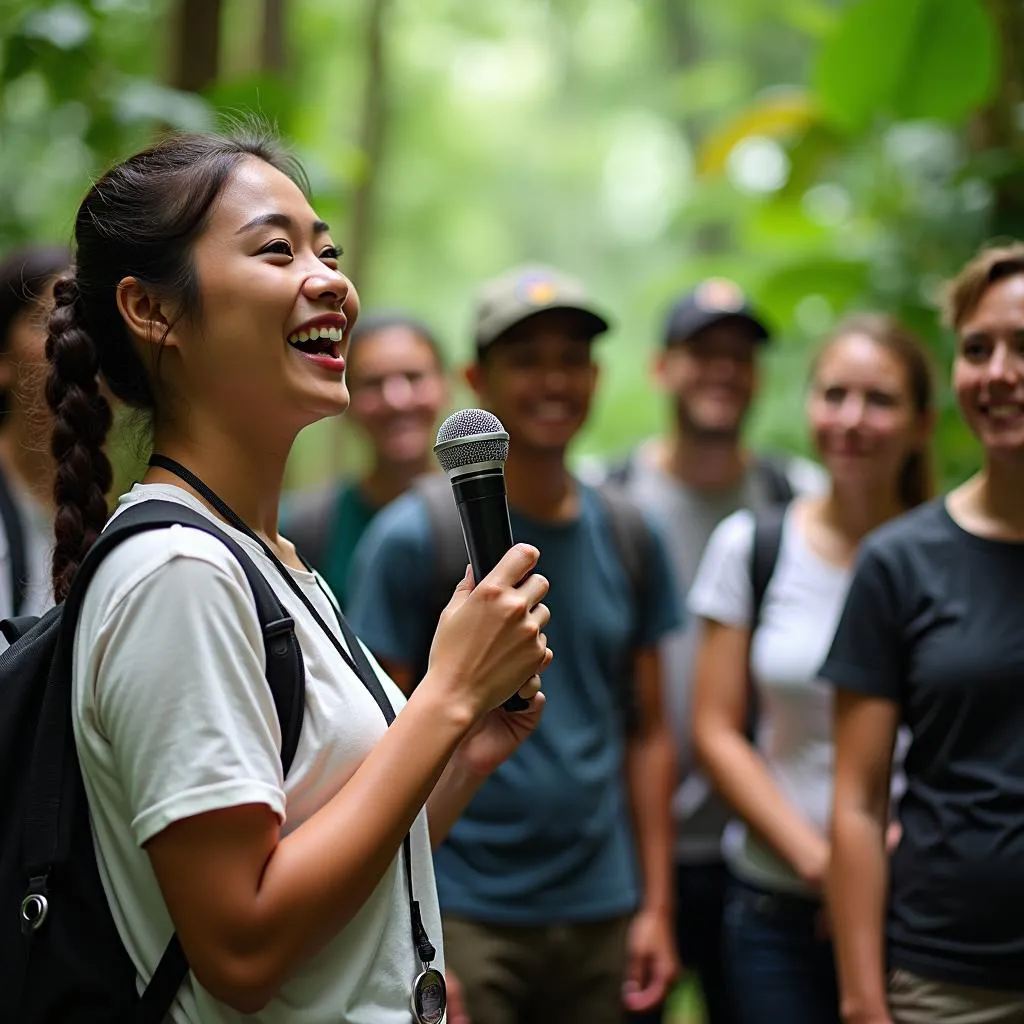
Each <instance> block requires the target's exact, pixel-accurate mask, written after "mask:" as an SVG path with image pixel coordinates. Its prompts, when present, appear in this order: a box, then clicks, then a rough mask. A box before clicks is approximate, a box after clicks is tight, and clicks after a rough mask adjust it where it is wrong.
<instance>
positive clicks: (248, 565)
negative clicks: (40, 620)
mask: <svg viewBox="0 0 1024 1024" xmlns="http://www.w3.org/2000/svg"><path fill="white" fill-rule="evenodd" d="M175 525H183V526H188V527H190V528H193V529H198V530H202V531H203V532H204V533H207V534H210V535H211V536H213V537H216V538H217V539H218V540H220V541H221V542H222V543H223V544H225V545H226V546H227V547H228V549H229V550H230V551H231V553H232V554H233V555H234V557H235V558H236V559H237V560H238V563H239V564H240V565H241V567H242V569H243V571H244V572H245V576H246V579H247V580H248V581H249V586H250V588H251V589H252V592H253V598H254V600H255V603H256V611H257V614H258V616H259V620H260V626H261V629H262V631H263V642H264V648H265V651H266V664H267V670H266V678H267V684H268V685H269V687H270V690H271V694H272V695H273V699H274V707H275V709H276V710H277V715H278V718H279V721H280V725H281V738H282V745H281V764H282V767H283V769H284V772H285V774H287V772H288V769H289V768H290V767H291V763H292V760H293V759H294V756H295V751H296V748H297V746H298V740H299V734H300V732H301V730H302V719H303V714H304V711H305V671H304V668H303V664H302V656H301V651H300V648H299V646H298V641H297V639H296V637H295V631H294V626H295V623H294V621H293V620H292V619H291V618H290V617H289V616H288V614H287V613H286V611H285V609H284V608H283V607H282V605H281V602H280V601H279V600H278V598H277V596H276V594H275V593H274V591H273V589H272V588H271V586H270V584H269V583H268V582H267V580H266V578H265V577H264V576H263V574H262V573H261V572H260V571H259V569H257V568H256V566H255V565H254V564H253V562H252V559H251V558H250V557H249V555H248V554H246V552H245V551H244V550H243V549H242V547H241V546H240V545H239V544H238V543H237V542H236V541H235V540H234V539H233V538H231V537H229V536H228V535H227V533H226V532H225V531H223V530H221V529H218V527H217V526H216V525H215V524H214V523H212V522H211V521H210V520H209V519H208V518H207V517H205V516H203V515H201V514H200V513H198V512H195V511H194V510H192V509H189V508H186V507H185V506H183V505H181V504H179V503H177V502H169V501H157V500H153V501H145V502H140V503H139V504H137V505H133V506H132V507H131V508H128V509H125V510H124V511H123V512H122V513H121V514H120V515H118V516H117V518H116V519H114V520H113V521H112V522H111V523H110V525H109V526H108V527H107V528H106V529H105V530H104V531H103V533H101V534H100V536H99V538H98V539H97V540H96V543H95V544H93V546H92V548H91V549H90V550H89V553H88V555H87V556H86V558H85V560H84V561H83V562H82V564H81V565H80V566H79V568H78V571H77V573H76V574H75V577H74V580H73V581H72V585H71V590H70V592H69V594H68V597H67V600H66V601H65V602H64V605H63V609H62V620H61V625H60V631H61V632H60V638H59V640H58V643H57V648H56V651H55V654H54V658H53V662H52V665H51V670H50V674H49V678H48V679H47V683H46V691H45V693H44V695H43V703H42V708H41V710H40V715H39V726H38V739H37V742H36V745H35V753H34V755H33V759H32V764H31V765H30V766H29V772H30V776H29V790H28V808H27V811H26V829H25V848H24V851H23V853H24V860H25V866H26V868H27V869H28V871H27V874H28V877H29V878H31V879H33V881H34V882H35V883H37V884H38V885H39V886H40V887H41V888H42V889H43V892H42V895H45V884H46V876H47V875H48V873H49V870H50V868H51V867H52V866H53V865H54V864H60V863H63V862H64V861H66V860H67V858H68V857H69V856H70V842H71V830H70V822H71V819H72V816H73V809H72V806H71V805H72V803H73V801H74V799H75V797H76V794H75V793H73V792H70V791H69V788H68V785H67V780H68V779H69V778H71V777H72V774H71V773H69V772H67V770H66V768H65V764H64V757H65V754H66V753H67V752H69V751H70V752H72V753H73V751H74V745H73V743H69V739H70V736H69V732H70V728H71V714H70V708H71V676H72V668H73V660H72V659H73V652H74V641H75V631H76V628H77V625H78V619H79V616H80V614H81V610H82V602H83V600H84V598H85V594H86V591H87V589H88V586H89V583H90V582H91V580H92V578H93V576H94V575H95V573H96V570H97V569H98V568H99V566H100V565H101V563H102V562H103V560H104V558H106V557H107V555H109V554H110V552H111V551H113V550H114V548H116V547H117V546H118V545H120V544H122V543H124V542H125V541H126V540H128V538H129V537H132V536H135V535H136V534H140V533H145V532H148V531H150V530H157V529H165V528H168V527H171V526H175ZM79 795H82V794H80V792H79ZM187 974H188V962H187V960H186V958H185V953H184V951H183V950H182V948H181V944H180V942H179V941H178V938H177V935H176V934H175V935H173V936H172V937H171V940H170V942H169V943H168V946H167V949H166V950H165V952H164V954H163V956H162V957H161V960H160V963H159V965H158V966H157V969H156V971H155V972H154V974H153V977H152V978H151V979H150V983H149V985H148V986H147V988H146V991H145V992H144V993H143V996H142V998H141V1001H140V1003H139V1006H138V1008H137V1011H136V1013H135V1014H133V1019H134V1022H135V1024H161V1022H162V1021H163V1019H164V1017H165V1016H166V1014H167V1011H168V1010H169V1009H170V1006H171V1004H172V1003H173V1001H174V996H175V993H176V992H177V991H178V988H179V987H180V986H181V983H182V982H183V981H184V979H185V976H186V975H187Z"/></svg>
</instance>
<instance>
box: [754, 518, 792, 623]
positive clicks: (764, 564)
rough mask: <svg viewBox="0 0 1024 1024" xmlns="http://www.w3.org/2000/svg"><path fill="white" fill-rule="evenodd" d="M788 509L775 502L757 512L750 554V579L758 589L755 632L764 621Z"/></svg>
mask: <svg viewBox="0 0 1024 1024" xmlns="http://www.w3.org/2000/svg"><path fill="white" fill-rule="evenodd" d="M787 509H788V505H772V506H771V507H769V508H766V509H761V510H759V511H757V512H755V513H754V545H753V548H752V550H751V558H750V581H751V584H752V587H753V593H754V603H753V615H752V617H751V632H753V630H754V629H756V628H757V624H758V623H759V622H760V621H761V609H762V607H763V605H764V597H765V594H766V593H767V592H768V584H769V583H770V582H771V579H772V575H773V573H774V572H775V566H776V563H777V562H778V560H779V550H780V548H781V547H782V528H783V524H784V522H785V519H786V512H787Z"/></svg>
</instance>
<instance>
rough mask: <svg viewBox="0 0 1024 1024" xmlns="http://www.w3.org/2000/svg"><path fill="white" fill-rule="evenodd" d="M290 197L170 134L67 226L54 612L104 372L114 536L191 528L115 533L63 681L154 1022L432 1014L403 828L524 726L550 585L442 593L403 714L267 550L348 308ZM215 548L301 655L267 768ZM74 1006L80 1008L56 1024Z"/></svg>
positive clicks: (242, 606)
mask: <svg viewBox="0 0 1024 1024" xmlns="http://www.w3.org/2000/svg"><path fill="white" fill-rule="evenodd" d="M302 182H303V178H302V175H301V171H300V169H299V168H298V167H297V166H296V165H295V164H294V162H293V161H291V160H290V159H288V158H287V157H285V156H284V155H282V154H281V153H280V151H279V150H278V149H277V147H276V146H275V144H274V143H273V141H272V140H270V139H269V138H266V137H261V136H256V135H250V136H245V137H234V138H225V137H221V136H213V135H211V136H196V135H189V136H171V137H169V138H167V139H166V140H164V141H163V142H161V143H160V144H158V145H156V146H155V147H153V148H152V149H149V150H146V151H145V152H142V153H139V154H137V155H135V156H133V157H131V158H130V159H128V160H126V161H125V162H124V163H122V164H119V165H118V166H116V167H114V168H113V169H112V170H110V171H109V172H107V174H105V175H104V176H103V177H102V178H100V179H99V181H97V182H96V184H95V185H94V186H93V188H92V189H91V190H90V191H89V193H88V195H87V196H86V198H85V200H84V201H83V203H82V205H81V208H80V209H79V211H78V216H77V219H76V223H75V240H76V250H77V251H76V258H75V265H74V267H73V269H72V270H71V271H69V272H68V273H67V274H65V275H64V276H62V278H61V279H60V280H59V281H58V283H57V285H56V288H55V297H56V307H55V310H54V312H53V315H52V317H51V321H50V332H49V338H48V341H47V354H48V357H49V360H50V364H51V368H50V377H49V382H48V399H49V402H50V404H51V407H52V409H53V412H54V416H55V426H54V432H53V453H54V455H55V457H56V460H57V481H56V490H55V493H56V498H57V506H58V511H57V523H56V537H57V545H56V551H55V555H54V566H53V568H54V583H55V588H56V592H57V595H58V597H59V598H63V597H64V596H65V595H66V594H67V593H68V590H69V587H70V586H71V584H72V581H73V580H74V578H75V573H76V571H77V569H78V567H79V566H80V564H81V563H82V561H83V559H84V558H85V556H86V555H87V553H88V551H89V549H90V547H91V546H92V544H93V542H94V541H95V540H96V537H97V535H98V534H99V533H100V531H101V530H103V529H104V526H105V523H106V522H107V506H106V491H107V489H108V487H109V486H110V482H111V472H110V464H109V462H108V461H107V458H106V456H105V454H104V452H103V443H104V440H105V437H106V433H107V430H108V428H109V425H110V409H109V407H108V405H107V402H106V400H105V398H104V397H103V393H102V391H101V388H100V384H101V381H102V382H104V383H105V384H106V386H107V387H108V388H109V390H110V391H111V392H113V394H114V395H116V396H117V397H118V398H119V399H120V400H121V401H123V402H125V403H127V404H128V405H131V406H134V407H136V408H138V409H141V410H144V411H145V412H147V413H148V414H149V415H150V417H151V418H152V428H153V438H154V444H155V452H154V456H153V458H152V459H151V461H150V467H151V468H150V470H149V472H148V473H147V475H146V477H145V479H144V480H143V482H142V483H140V484H137V485H136V486H135V487H134V488H133V489H132V490H131V492H130V493H129V494H127V495H123V496H122V497H121V499H120V502H119V506H118V508H117V510H116V511H115V513H114V516H113V521H114V522H116V520H117V519H118V518H119V517H120V516H121V515H122V514H125V515H127V518H128V520H131V519H132V517H133V516H134V517H135V519H139V518H140V516H139V515H138V512H139V511H140V506H143V505H145V503H147V502H151V501H154V500H156V501H159V502H161V503H162V506H161V507H162V508H163V509H167V508H171V509H172V510H173V509H180V510H181V511H180V516H181V518H182V519H183V520H184V519H185V518H186V513H187V514H190V515H191V521H192V524H193V525H192V526H185V525H182V524H181V523H177V524H176V525H172V526H163V527H162V528H160V529H152V530H149V531H148V532H143V533H138V534H134V535H132V536H130V537H129V538H128V539H126V540H124V542H123V543H122V544H120V545H119V546H118V547H117V548H116V549H114V550H112V551H110V552H109V554H108V555H107V556H106V557H105V559H104V561H103V564H102V567H101V568H100V569H99V570H98V571H97V573H96V575H95V576H94V577H92V582H91V583H90V585H89V588H88V591H87V593H86V595H85V598H84V603H83V605H82V611H81V615H80V618H79V620H78V625H77V630H76V633H75V646H74V659H73V662H74V663H73V671H72V720H73V723H74V732H75V740H76V747H77V752H78V763H79V766H80V769H81V774H82V779H83V781H84V787H85V793H86V795H87V798H88V806H89V815H90V823H91V826H92V830H93V834H94V836H95V844H96V855H97V859H98V862H99V866H100V875H101V877H102V879H103V886H104V890H105V892H106V894H107V897H108V901H109V903H110V906H111V911H112V914H113V917H114V921H115V923H116V925H117V929H118V932H119V935H120V939H121V941H122V942H123V944H124V946H125V948H126V950H127V952H128V953H129V954H130V957H131V962H132V963H133V964H134V966H135V970H136V971H137V973H138V976H139V987H140V988H145V986H146V985H147V983H148V982H149V981H150V980H151V979H152V978H153V976H154V972H155V971H156V968H157V962H158V961H159V960H160V955H161V953H162V951H163V950H164V949H165V948H169V947H168V942H169V939H170V938H171V936H172V934H174V933H176V935H177V939H178V940H179V941H180V946H181V948H182V949H183V950H184V954H185V957H186V958H187V960H188V964H189V967H190V968H191V973H190V974H189V975H188V977H187V978H186V980H185V982H184V983H183V984H182V985H181V987H180V988H179V989H178V991H177V993H176V995H174V996H173V1005H170V1004H171V1002H172V996H171V994H170V992H168V994H167V1000H166V1002H167V1004H168V1006H169V1019H171V1020H173V1021H175V1022H176V1024H219V1022H222V1021H229V1020H230V1021H234V1020H236V1019H237V1014H238V1013H245V1014H251V1015H253V1019H254V1020H257V1021H261V1022H275V1024H276V1022H283V1021H288V1022H289V1024H302V1022H303V1021H320V1020H348V1021H373V1022H374V1024H378V1022H379V1024H391V1022H394V1024H398V1022H399V1021H401V1022H403V1024H407V1022H408V1021H409V1019H410V1012H412V1013H413V1015H414V1019H416V1020H417V1021H428V1022H430V1024H437V1022H438V1021H440V1019H441V1016H442V1015H443V1009H444V1006H443V995H444V994H443V981H442V980H441V979H442V976H441V974H440V973H439V971H440V970H442V969H443V955H442V953H441V950H440V921H439V917H438V910H437V897H436V892H435V888H434V879H433V873H432V868H431V856H430V841H431V838H433V839H434V840H435V841H436V840H439V839H440V838H441V834H442V833H443V831H444V829H443V828H441V827H439V828H438V829H437V830H436V833H437V834H435V835H434V836H432V837H431V836H430V835H428V826H427V819H426V814H425V804H426V803H427V801H428V799H429V802H430V805H431V808H432V809H433V810H434V811H436V817H437V820H438V821H440V822H443V823H445V824H448V823H450V822H451V821H452V820H454V818H455V817H457V815H458V814H459V812H460V810H461V808H462V807H463V806H464V804H465V803H466V801H468V799H469V798H470V796H471V795H472V793H473V792H474V791H475V789H476V788H477V786H479V784H480V783H481V781H482V780H483V779H484V778H485V777H486V775H487V774H488V772H489V771H491V770H492V769H493V768H494V767H495V766H496V765H497V764H498V763H500V762H501V761H502V760H503V759H504V758H505V757H506V756H508V754H510V753H511V752H512V751H513V750H514V749H515V747H516V746H517V745H518V743H519V742H520V741H521V740H522V739H523V738H524V737H525V736H526V735H528V734H529V732H530V731H531V729H532V728H533V726H534V725H535V724H536V722H537V720H538V718H539V715H540V712H541V709H542V707H543V696H542V695H541V694H540V692H539V688H540V681H539V678H538V675H537V674H538V673H539V672H541V671H542V670H543V669H544V668H545V667H546V666H547V664H548V662H549V661H550V658H551V652H550V651H549V650H548V649H547V643H546V638H545V636H544V633H543V629H544V626H545V624H546V622H547V619H548V612H547V609H546V608H545V606H544V605H543V604H541V601H542V599H543V597H544V594H545V592H546V590H547V582H546V581H545V580H544V579H543V578H542V577H539V576H537V575H531V574H530V573H531V570H532V568H533V566H534V565H535V564H536V560H537V557H538V552H537V551H536V550H535V549H533V548H529V547H526V546H524V545H517V546H516V547H514V548H513V549H512V550H511V551H510V552H509V553H508V555H507V556H506V557H505V559H503V560H502V562H501V563H500V564H499V566H498V567H497V568H496V569H495V570H494V572H493V573H492V574H491V575H490V576H488V577H487V579H485V580H483V581H481V584H480V585H479V586H477V587H476V588H475V589H474V588H473V587H472V586H471V584H470V582H469V581H468V580H467V581H465V582H464V583H463V584H462V586H460V588H459V589H458V591H457V592H456V593H455V595H454V597H453V598H452V601H451V602H450V604H449V606H448V608H447V609H446V610H445V613H444V615H443V616H442V618H441V622H440V624H439V626H438V629H437V635H436V638H435V641H434V646H433V654H432V658H431V662H430V666H429V669H428V670H427V673H426V675H425V677H424V679H423V681H422V683H421V684H420V686H419V687H418V689H417V691H416V693H415V695H414V696H413V697H411V698H410V699H409V700H408V701H406V700H405V698H404V697H403V695H402V693H401V691H400V690H399V689H398V688H397V687H396V686H395V685H394V683H393V682H392V681H391V680H390V679H389V678H388V677H387V676H386V675H385V674H384V673H383V672H382V671H381V670H380V668H379V666H377V665H376V663H374V662H373V661H372V659H370V658H369V657H368V656H367V653H366V651H365V650H364V649H363V647H362V645H361V644H360V643H359V642H358V641H357V640H356V639H355V637H354V636H353V634H352V633H351V631H350V630H349V629H348V626H347V624H346V623H345V621H344V618H343V617H342V616H341V615H340V613H339V612H338V611H337V606H336V602H335V601H334V598H333V595H332V594H331V593H330V592H329V590H327V589H326V588H325V587H324V586H323V583H322V581H321V580H320V578H319V577H318V576H317V575H316V574H314V573H313V572H311V571H309V569H308V567H307V566H306V565H305V564H304V563H303V562H302V560H301V559H300V558H299V557H298V556H297V555H296V552H295V549H294V547H293V546H292V545H291V544H290V543H289V541H288V540H286V539H285V538H284V537H282V536H281V535H280V534H279V533H278V528H277V509H278V505H279V499H280V492H281V484H282V479H283V475H284V467H285V461H286V459H287V457H288V453H289V450H290V448H291V446H292V443H293V441H294V439H295V436H296V434H297V433H298V432H299V431H300V430H301V429H302V428H303V427H305V426H307V425H308V424H310V423H313V422H314V421H316V420H318V419H321V418H323V417H325V416H331V415H337V414H339V413H341V412H344V411H345V409H346V407H347V406H348V401H349V397H348V392H347V390H346V385H345V380H344V376H343V371H344V369H345V359H344V357H345V354H346V350H347V346H348V339H349V335H350V332H351V330H352V327H353V324H354V323H355V320H356V317H357V316H358V311H359V303H358V299H357V297H356V292H355V289H354V288H353V286H352V284H351V282H349V281H348V279H347V278H346V277H345V276H344V274H343V273H341V271H340V270H339V267H338V261H339V257H340V252H339V251H338V249H337V248H336V247H335V245H334V244H333V242H332V240H331V238H330V234H329V230H328V227H327V225H326V224H324V223H323V221H321V220H320V219H319V218H318V217H317V216H316V214H315V213H314V211H313V210H312V209H311V207H310V205H309V202H308V200H307V198H306V195H305V192H304V190H303V188H302ZM151 507H152V506H151ZM166 514H167V515H169V516H170V519H171V521H172V522H176V520H175V517H174V513H173V512H172V513H166ZM196 517H201V518H200V522H201V524H202V525H203V527H204V528H203V529H199V528H197V527H196V526H195V523H196ZM207 524H208V526H209V528H207ZM211 530H212V532H211ZM225 540H227V541H233V542H234V543H235V544H236V545H237V547H236V548H235V549H234V550H232V549H229V546H228V545H227V543H225V542H224V541H225ZM239 552H240V553H241V555H244V556H245V562H246V564H248V563H250V562H251V563H252V566H250V568H252V567H253V566H254V567H255V569H256V570H258V572H259V573H260V574H261V575H262V576H263V577H264V578H265V582H266V584H267V585H268V586H269V588H270V589H271V590H272V591H273V594H274V596H275V598H276V600H277V602H279V604H280V606H281V607H282V608H283V612H284V614H285V616H286V617H285V618H283V619H281V620H280V621H279V622H278V623H277V625H278V626H279V627H281V628H282V629H288V630H293V631H294V636H295V638H296V639H297V642H298V646H299V648H300V651H301V659H300V661H299V664H300V665H304V671H303V673H302V675H303V678H302V686H303V691H302V692H303V693H304V701H303V704H302V714H301V722H302V726H301V733H300V734H299V735H298V737H297V740H296V741H295V745H294V746H293V747H291V748H290V752H293V754H294V756H293V757H291V758H289V757H287V756H286V754H285V752H284V748H285V747H288V746H289V743H288V742H287V741H288V737H289V735H290V734H289V730H288V729H286V727H285V726H286V723H285V722H284V721H279V720H278V717H277V711H276V705H275V701H276V699H277V693H276V692H274V693H272V690H271V687H270V685H269V684H268V681H267V680H268V677H269V676H270V675H271V666H270V665H268V660H270V653H273V651H272V650H271V652H270V653H268V648H266V647H265V644H264V637H263V635H262V629H261V619H260V616H259V615H258V614H257V608H256V606H255V605H254V601H253V595H254V589H251V588H250V586H249V582H248V580H247V575H246V572H245V571H243V568H242V565H243V563H242V560H241V558H240V555H239ZM521 580H523V581H524V582H522V583H521V584H520V585H519V586H516V584H519V582H520V581H521ZM255 589H257V590H258V589H260V588H255ZM517 690H518V691H520V692H522V693H523V695H524V696H525V697H526V698H528V700H529V702H530V703H529V709H528V710H527V711H526V712H523V713H522V714H520V715H518V716H516V719H515V721H514V722H512V721H511V720H510V719H509V717H508V716H506V714H505V713H504V712H503V711H501V710H500V705H501V704H502V703H503V702H504V701H505V700H506V699H507V698H508V697H509V696H510V695H511V694H512V693H514V692H516V691H517ZM495 709H498V710H495ZM286 762H289V766H288V767H285V763H286ZM86 941H87V940H86ZM432 942H433V943H434V944H436V949H435V947H434V946H432V945H431V943H432ZM431 962H433V968H430V967H429V965H430V964H431ZM172 988H173V986H172ZM134 999H135V991H134V986H133V987H132V990H131V993H130V999H129V1001H133V1000H134ZM76 1013H80V1014H81V1015H82V1017H81V1018H79V1017H76V1016H75V1014H76ZM90 1013H92V1016H90ZM86 1017H88V1019H90V1020H92V1019H97V1017H96V1008H95V1007H89V1006H85V1005H82V1006H75V1007H74V1009H73V1010H72V1011H69V1015H68V1016H66V1017H62V1018H61V1019H67V1020H69V1021H73V1020H78V1019H85V1018H86ZM104 1019H106V1018H104ZM159 1019H163V1011H162V1009H161V1012H160V1014H159Z"/></svg>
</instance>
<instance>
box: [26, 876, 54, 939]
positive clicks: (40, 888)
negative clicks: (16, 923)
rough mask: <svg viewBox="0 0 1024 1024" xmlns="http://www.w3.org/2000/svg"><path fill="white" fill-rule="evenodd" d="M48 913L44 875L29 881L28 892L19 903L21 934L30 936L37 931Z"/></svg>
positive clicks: (48, 905)
mask: <svg viewBox="0 0 1024 1024" xmlns="http://www.w3.org/2000/svg"><path fill="white" fill-rule="evenodd" d="M49 912H50V901H49V900H48V899H47V898H46V875H42V876H40V877H36V878H31V879H29V883H28V892H27V893H26V894H25V898H24V899H23V900H22V901H21V934H22V935H31V934H32V933H33V932H37V931H39V929H40V928H41V927H42V925H43V922H44V921H45V920H46V915H47V914H48V913H49Z"/></svg>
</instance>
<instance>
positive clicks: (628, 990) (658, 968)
mask: <svg viewBox="0 0 1024 1024" xmlns="http://www.w3.org/2000/svg"><path fill="white" fill-rule="evenodd" d="M679 973H680V965H679V957H678V955H677V953H676V944H675V938H674V936H673V929H672V923H671V921H670V920H669V916H668V915H667V914H663V913H658V912H657V911H653V910H641V911H640V912H639V913H638V914H637V915H636V916H635V917H634V918H633V921H632V923H631V924H630V926H629V937H628V939H627V944H626V977H625V982H624V984H623V986H622V1002H623V1005H624V1006H625V1007H626V1009H627V1010H629V1011H630V1012H631V1013H644V1012H645V1011H647V1010H653V1009H654V1008H655V1007H656V1006H660V1005H661V1004H662V1003H663V1002H664V1001H665V999H666V998H667V996H668V993H669V990H670V989H671V987H672V983H673V982H674V981H675V979H676V978H677V977H678V976H679Z"/></svg>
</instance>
